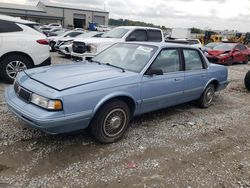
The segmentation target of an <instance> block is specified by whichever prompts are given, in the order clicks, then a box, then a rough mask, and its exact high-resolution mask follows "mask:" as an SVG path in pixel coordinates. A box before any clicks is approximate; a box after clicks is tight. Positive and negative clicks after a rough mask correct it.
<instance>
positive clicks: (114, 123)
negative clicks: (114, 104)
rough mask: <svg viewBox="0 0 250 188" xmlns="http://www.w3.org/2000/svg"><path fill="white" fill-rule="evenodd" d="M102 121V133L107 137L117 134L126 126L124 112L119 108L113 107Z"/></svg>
mask: <svg viewBox="0 0 250 188" xmlns="http://www.w3.org/2000/svg"><path fill="white" fill-rule="evenodd" d="M103 123H104V126H103V131H104V133H105V134H106V135H107V136H109V137H115V136H117V135H119V134H120V133H121V132H122V131H123V130H124V127H125V126H126V123H127V116H126V112H125V111H124V110H123V109H120V108H117V109H114V110H112V111H110V112H109V113H108V115H107V116H106V117H105V119H104V122H103Z"/></svg>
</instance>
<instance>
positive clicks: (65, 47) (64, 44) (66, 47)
mask: <svg viewBox="0 0 250 188" xmlns="http://www.w3.org/2000/svg"><path fill="white" fill-rule="evenodd" d="M102 35H103V32H97V31H90V32H88V33H83V34H81V35H78V36H77V37H75V38H63V39H61V40H59V41H58V42H57V44H56V46H55V49H56V50H57V51H58V53H59V54H61V55H65V56H71V53H72V51H73V50H72V44H73V41H74V40H75V39H87V38H92V37H101V36H102Z"/></svg>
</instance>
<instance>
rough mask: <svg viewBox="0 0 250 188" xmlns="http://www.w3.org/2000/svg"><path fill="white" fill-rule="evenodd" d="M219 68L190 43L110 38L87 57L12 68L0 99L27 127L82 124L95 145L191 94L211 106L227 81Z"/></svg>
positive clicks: (62, 129) (55, 130)
mask: <svg viewBox="0 0 250 188" xmlns="http://www.w3.org/2000/svg"><path fill="white" fill-rule="evenodd" d="M227 78H228V71H227V67H225V66H221V65H215V64H209V62H208V61H207V59H206V58H205V56H204V55H203V53H202V52H201V51H200V50H198V49H197V48H193V47H189V46H186V45H176V44H168V43H151V44H149V43H146V42H144V43H137V42H135V43H128V42H127V43H117V44H114V45H113V46H111V47H110V48H108V49H106V50H104V51H102V52H101V53H99V54H98V55H97V56H96V57H94V58H93V59H92V60H91V61H89V62H87V61H85V62H82V63H75V64H63V65H54V66H50V67H44V68H37V69H32V70H27V71H24V72H20V73H19V74H18V76H17V78H16V82H15V84H14V86H10V87H9V88H7V90H6V92H5V99H6V103H7V105H8V107H9V108H10V110H11V111H12V112H13V113H14V114H16V116H17V117H19V118H20V119H22V120H23V121H25V122H27V123H28V124H29V125H30V126H32V127H35V128H38V129H40V130H42V131H45V132H47V133H50V134H60V133H67V132H70V131H76V130H79V129H84V128H88V129H89V131H90V133H91V134H92V135H93V136H94V137H95V138H96V139H97V140H98V141H99V142H101V143H111V142H114V141H116V140H118V139H120V138H121V137H122V135H123V134H124V132H125V131H126V130H127V128H128V126H129V121H130V120H131V118H132V117H133V116H137V115H140V114H143V113H147V112H150V111H154V110H158V109H161V108H166V107H169V106H173V105H177V104H180V103H185V102H189V101H193V100H197V101H198V103H199V105H200V106H201V107H202V108H207V107H209V106H210V105H211V103H212V101H213V99H214V94H215V92H216V91H220V90H222V89H224V88H226V87H227V85H228V83H229V82H228V79H227Z"/></svg>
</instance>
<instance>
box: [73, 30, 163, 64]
mask: <svg viewBox="0 0 250 188" xmlns="http://www.w3.org/2000/svg"><path fill="white" fill-rule="evenodd" d="M126 41H127V42H131V41H146V42H165V40H164V35H163V32H162V31H161V30H160V29H158V28H151V27H138V26H122V27H116V28H114V29H112V30H110V31H108V32H106V33H105V34H103V35H102V36H101V37H100V38H89V39H75V40H74V42H73V46H72V48H73V52H72V53H71V56H72V58H73V59H76V60H85V59H88V58H91V57H94V56H95V55H96V54H98V53H100V52H101V51H103V50H105V49H106V48H108V47H109V46H111V45H113V44H115V43H118V42H126Z"/></svg>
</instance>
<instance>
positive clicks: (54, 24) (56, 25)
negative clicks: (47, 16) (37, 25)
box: [47, 23, 62, 29]
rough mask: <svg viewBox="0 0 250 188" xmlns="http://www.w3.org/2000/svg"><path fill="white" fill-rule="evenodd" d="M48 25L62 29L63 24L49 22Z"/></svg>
mask: <svg viewBox="0 0 250 188" xmlns="http://www.w3.org/2000/svg"><path fill="white" fill-rule="evenodd" d="M47 26H48V27H50V28H53V29H58V28H59V29H61V28H62V25H61V24H60V23H51V24H48V25H47Z"/></svg>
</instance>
